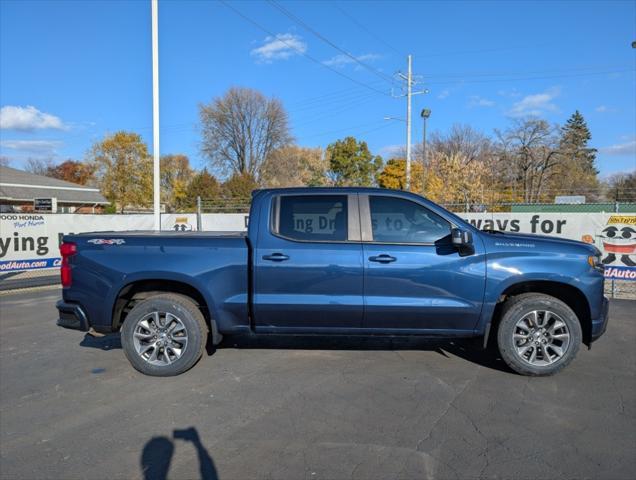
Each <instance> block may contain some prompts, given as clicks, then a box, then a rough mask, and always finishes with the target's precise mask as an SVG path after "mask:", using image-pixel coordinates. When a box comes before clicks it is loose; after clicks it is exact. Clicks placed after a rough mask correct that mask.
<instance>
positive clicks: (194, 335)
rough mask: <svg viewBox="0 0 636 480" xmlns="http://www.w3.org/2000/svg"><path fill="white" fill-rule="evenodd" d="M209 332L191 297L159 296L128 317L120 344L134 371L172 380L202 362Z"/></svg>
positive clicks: (145, 302)
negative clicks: (200, 360) (171, 378)
mask: <svg viewBox="0 0 636 480" xmlns="http://www.w3.org/2000/svg"><path fill="white" fill-rule="evenodd" d="M207 332H208V328H207V325H206V323H205V318H204V317H203V314H202V313H201V311H200V310H199V307H198V306H197V305H196V303H194V301H192V300H191V299H190V298H189V297H186V296H183V295H177V294H169V293H168V294H159V295H155V296H152V297H150V298H147V299H145V300H143V301H141V302H139V303H138V304H137V305H135V306H134V308H133V309H132V310H131V311H130V313H128V315H127V317H126V320H125V321H124V324H123V326H122V328H121V343H122V347H123V349H124V353H125V354H126V358H128V361H129V362H130V363H131V364H132V366H133V367H135V369H137V370H139V371H140V372H141V373H144V374H146V375H153V376H158V377H169V376H173V375H179V374H181V373H183V372H185V371H186V370H189V369H190V368H191V367H192V366H193V365H194V364H195V363H196V362H197V361H198V360H199V359H200V358H201V355H202V354H203V350H204V348H205V343H206V338H207Z"/></svg>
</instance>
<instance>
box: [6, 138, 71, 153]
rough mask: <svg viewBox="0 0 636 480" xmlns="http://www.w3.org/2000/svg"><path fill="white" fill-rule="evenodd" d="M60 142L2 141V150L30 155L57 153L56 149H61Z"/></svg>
mask: <svg viewBox="0 0 636 480" xmlns="http://www.w3.org/2000/svg"><path fill="white" fill-rule="evenodd" d="M61 145H62V142H61V141H59V140H2V141H1V142H0V148H9V149H11V150H19V151H22V152H30V153H48V154H53V153H55V149H56V148H58V147H60V146H61Z"/></svg>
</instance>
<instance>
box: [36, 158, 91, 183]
mask: <svg viewBox="0 0 636 480" xmlns="http://www.w3.org/2000/svg"><path fill="white" fill-rule="evenodd" d="M46 176H47V177H53V178H57V179H59V180H64V181H66V182H72V183H77V184H79V185H88V184H90V183H92V182H93V181H94V180H95V166H94V165H91V164H88V163H84V162H78V161H76V160H71V159H68V160H65V161H64V162H62V163H60V164H59V165H51V166H49V167H48V168H47V169H46Z"/></svg>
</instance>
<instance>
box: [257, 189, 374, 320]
mask: <svg viewBox="0 0 636 480" xmlns="http://www.w3.org/2000/svg"><path fill="white" fill-rule="evenodd" d="M357 212H358V202H357V195H356V194H353V195H347V194H326V193H320V194H311V195H309V194H305V195H302V194H300V195H291V194H281V195H277V196H274V197H273V199H272V204H271V215H270V218H271V221H270V222H269V231H265V232H260V233H259V240H258V245H257V248H256V249H255V252H254V265H255V282H254V319H255V326H256V330H257V331H259V330H260V331H279V332H283V331H290V332H303V331H307V332H321V331H325V332H327V331H330V330H334V329H348V328H360V327H361V325H362V305H363V294H362V281H363V266H362V245H361V243H360V230H359V228H360V227H359V225H360V223H359V219H358V213H357ZM261 225H262V224H261Z"/></svg>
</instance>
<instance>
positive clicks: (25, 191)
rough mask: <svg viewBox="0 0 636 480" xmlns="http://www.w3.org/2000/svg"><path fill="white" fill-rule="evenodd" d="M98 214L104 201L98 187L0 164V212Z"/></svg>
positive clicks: (105, 202) (105, 203)
mask: <svg viewBox="0 0 636 480" xmlns="http://www.w3.org/2000/svg"><path fill="white" fill-rule="evenodd" d="M36 205H37V210H38V211H46V209H47V208H51V207H52V208H53V210H55V213H101V212H102V211H103V209H104V207H105V206H106V205H108V200H106V199H105V198H104V196H103V195H102V194H101V193H100V192H99V189H98V188H94V187H87V186H84V185H78V184H76V183H71V182H65V181H64V180H58V179H57V178H50V177H45V176H43V175H36V174H34V173H29V172H24V171H22V170H17V169H15V168H10V167H3V166H0V212H3V213H7V212H33V211H36V207H35V206H36Z"/></svg>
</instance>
